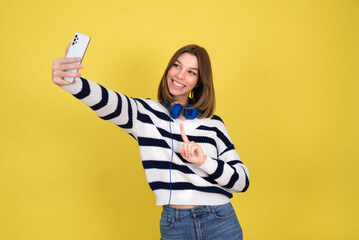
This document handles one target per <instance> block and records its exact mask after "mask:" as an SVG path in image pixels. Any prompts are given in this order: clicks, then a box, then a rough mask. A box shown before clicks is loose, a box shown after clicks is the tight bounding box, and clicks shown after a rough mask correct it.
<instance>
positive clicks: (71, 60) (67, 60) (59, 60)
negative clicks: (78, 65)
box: [54, 57, 81, 65]
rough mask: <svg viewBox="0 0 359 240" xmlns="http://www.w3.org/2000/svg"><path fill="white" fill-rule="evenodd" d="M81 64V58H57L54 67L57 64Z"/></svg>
mask: <svg viewBox="0 0 359 240" xmlns="http://www.w3.org/2000/svg"><path fill="white" fill-rule="evenodd" d="M75 62H81V58H79V57H69V58H57V59H54V65H55V64H56V65H57V64H64V63H75Z"/></svg>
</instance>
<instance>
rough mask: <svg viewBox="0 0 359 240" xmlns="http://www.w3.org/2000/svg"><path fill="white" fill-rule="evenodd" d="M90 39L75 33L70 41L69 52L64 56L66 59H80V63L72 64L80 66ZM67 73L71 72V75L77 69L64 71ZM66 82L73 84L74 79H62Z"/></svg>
mask: <svg viewBox="0 0 359 240" xmlns="http://www.w3.org/2000/svg"><path fill="white" fill-rule="evenodd" d="M90 39H91V38H90V37H89V36H87V35H85V34H82V33H78V32H77V33H75V35H74V38H73V39H72V42H71V46H70V49H69V51H68V52H67V54H66V57H80V58H81V61H80V62H76V63H74V64H81V62H82V59H83V58H84V55H85V52H86V49H87V47H88V45H89V43H90ZM66 71H67V72H72V73H76V72H77V69H71V70H66ZM64 79H65V80H66V81H68V82H71V83H72V82H73V81H74V78H64Z"/></svg>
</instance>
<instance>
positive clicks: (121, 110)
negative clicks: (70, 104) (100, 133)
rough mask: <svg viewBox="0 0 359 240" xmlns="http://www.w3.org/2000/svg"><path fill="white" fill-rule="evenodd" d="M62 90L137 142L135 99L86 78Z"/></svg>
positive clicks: (77, 80) (78, 79)
mask: <svg viewBox="0 0 359 240" xmlns="http://www.w3.org/2000/svg"><path fill="white" fill-rule="evenodd" d="M61 88H62V89H64V90H65V91H67V92H69V93H71V94H72V95H73V96H74V97H76V98H77V99H79V100H81V101H82V102H83V103H85V104H86V105H87V106H89V107H90V108H91V109H92V110H93V111H95V113H96V114H97V115H98V116H99V117H100V118H101V119H103V120H107V121H109V122H111V123H114V124H116V125H117V126H119V127H121V128H122V129H124V130H125V131H126V132H127V133H129V134H130V135H131V136H133V137H134V138H135V139H136V140H137V132H136V121H135V119H137V103H136V101H135V100H134V99H133V98H130V97H127V96H126V95H124V94H121V93H118V92H115V91H112V90H109V89H107V88H105V87H103V86H101V85H99V84H97V83H95V82H92V81H89V80H86V79H84V78H76V83H75V84H72V85H67V86H64V87H61Z"/></svg>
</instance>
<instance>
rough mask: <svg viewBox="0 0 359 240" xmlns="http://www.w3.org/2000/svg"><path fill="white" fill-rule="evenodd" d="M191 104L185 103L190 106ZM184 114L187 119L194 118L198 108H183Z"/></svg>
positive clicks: (197, 113)
mask: <svg viewBox="0 0 359 240" xmlns="http://www.w3.org/2000/svg"><path fill="white" fill-rule="evenodd" d="M192 106H193V105H192V104H189V105H187V107H192ZM184 115H185V117H186V118H187V119H190V120H191V119H195V118H196V117H198V115H199V110H198V108H194V109H185V110H184Z"/></svg>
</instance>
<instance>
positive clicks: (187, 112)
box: [163, 100, 199, 120]
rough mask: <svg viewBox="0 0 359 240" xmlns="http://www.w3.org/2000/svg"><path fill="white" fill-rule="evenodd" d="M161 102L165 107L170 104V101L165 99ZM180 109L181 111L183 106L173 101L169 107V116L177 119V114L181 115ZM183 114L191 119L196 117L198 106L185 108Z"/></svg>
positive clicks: (189, 105) (190, 105)
mask: <svg viewBox="0 0 359 240" xmlns="http://www.w3.org/2000/svg"><path fill="white" fill-rule="evenodd" d="M163 104H164V105H165V106H166V107H169V106H170V103H169V102H167V101H166V100H163ZM192 106H193V104H188V105H187V106H186V108H188V107H192ZM182 111H183V106H182V105H181V104H179V103H175V104H174V105H173V106H172V107H171V109H170V116H171V117H172V118H174V119H177V118H179V116H181V113H182ZM183 114H184V116H185V117H186V118H187V119H189V120H191V119H195V118H196V117H198V115H199V110H198V108H193V109H185V110H184V112H183Z"/></svg>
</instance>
